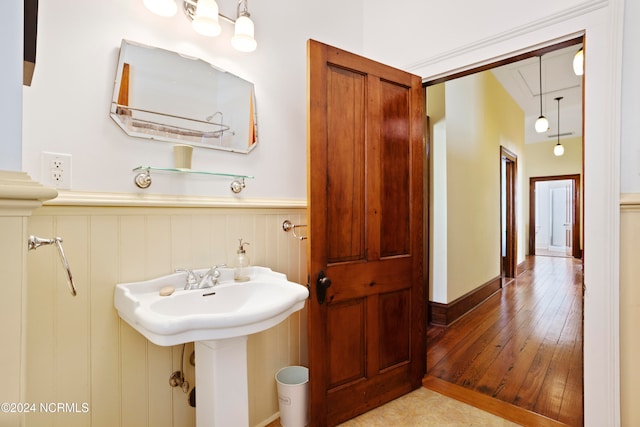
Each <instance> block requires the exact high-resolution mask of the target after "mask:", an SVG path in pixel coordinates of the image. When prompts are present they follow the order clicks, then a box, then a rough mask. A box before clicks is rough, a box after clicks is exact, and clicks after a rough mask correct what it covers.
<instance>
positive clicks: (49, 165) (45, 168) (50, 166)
mask: <svg viewBox="0 0 640 427" xmlns="http://www.w3.org/2000/svg"><path fill="white" fill-rule="evenodd" d="M40 170H41V174H40V181H41V182H42V184H44V185H47V186H49V187H55V188H59V189H61V190H71V154H62V153H48V152H46V151H43V152H42V157H41V169H40Z"/></svg>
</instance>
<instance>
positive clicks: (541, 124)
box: [535, 116, 549, 133]
mask: <svg viewBox="0 0 640 427" xmlns="http://www.w3.org/2000/svg"><path fill="white" fill-rule="evenodd" d="M535 127H536V132H538V133H542V132H546V131H548V130H549V120H547V118H546V117H545V116H540V117H538V120H536V124H535Z"/></svg>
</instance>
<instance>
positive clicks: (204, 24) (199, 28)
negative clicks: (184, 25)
mask: <svg viewBox="0 0 640 427" xmlns="http://www.w3.org/2000/svg"><path fill="white" fill-rule="evenodd" d="M191 27H192V28H193V30H194V31H195V32H196V33H198V34H201V35H203V36H207V37H215V36H217V35H218V34H220V32H221V31H222V27H220V23H219V22H218V3H216V2H215V0H198V3H197V4H196V11H195V13H194V15H193V21H192V22H191Z"/></svg>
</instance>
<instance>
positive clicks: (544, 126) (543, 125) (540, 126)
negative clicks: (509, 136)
mask: <svg viewBox="0 0 640 427" xmlns="http://www.w3.org/2000/svg"><path fill="white" fill-rule="evenodd" d="M538 59H539V64H540V68H539V70H540V117H538V120H536V124H535V128H536V132H538V133H542V132H546V131H547V130H549V120H547V118H546V117H545V116H543V115H542V55H540V56H539V57H538Z"/></svg>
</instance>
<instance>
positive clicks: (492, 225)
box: [434, 72, 524, 302]
mask: <svg viewBox="0 0 640 427" xmlns="http://www.w3.org/2000/svg"><path fill="white" fill-rule="evenodd" d="M446 123H447V125H446V126H447V131H446V138H447V184H446V185H447V235H448V242H447V262H448V272H447V281H448V292H447V299H448V301H447V302H451V301H453V300H455V299H456V298H459V297H460V296H462V295H465V294H466V293H468V292H470V291H472V290H473V289H475V288H476V287H478V286H480V285H483V284H485V283H486V282H488V281H489V280H492V279H494V278H496V277H498V276H499V275H500V146H501V145H502V146H504V147H506V148H508V149H509V150H510V151H512V152H513V153H514V154H516V155H517V156H518V178H517V179H518V188H519V192H522V191H523V178H522V177H523V176H524V175H523V163H522V160H523V157H524V128H523V127H524V114H523V112H522V110H520V108H519V107H518V106H517V104H516V103H515V102H514V101H513V99H512V98H511V97H510V96H509V95H508V94H507V93H506V91H505V90H504V88H503V87H502V86H501V85H500V84H499V83H498V81H497V80H496V79H495V77H494V76H493V74H491V73H490V72H484V73H478V74H474V75H471V76H467V77H464V78H460V79H456V80H452V81H450V82H447V83H446ZM434 185H438V183H434ZM516 211H517V215H518V220H517V222H518V229H519V235H522V231H523V230H524V221H523V218H522V214H523V206H522V204H521V203H520V202H519V201H516ZM436 226H437V225H436ZM523 240H524V239H520V238H519V239H518V241H519V245H518V262H521V261H522V260H524V251H523V250H522V249H521V248H523V244H524V243H523Z"/></svg>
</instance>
